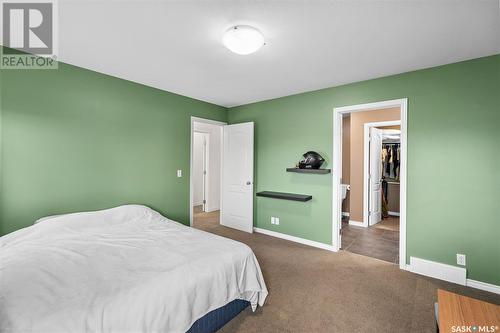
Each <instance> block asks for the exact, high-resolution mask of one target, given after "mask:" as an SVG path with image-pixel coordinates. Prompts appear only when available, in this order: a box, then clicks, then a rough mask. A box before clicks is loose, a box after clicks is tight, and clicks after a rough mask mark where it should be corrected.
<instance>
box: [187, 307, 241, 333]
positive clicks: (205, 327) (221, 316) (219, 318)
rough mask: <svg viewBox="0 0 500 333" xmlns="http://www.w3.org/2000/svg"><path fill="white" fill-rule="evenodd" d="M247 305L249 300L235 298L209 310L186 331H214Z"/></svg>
mask: <svg viewBox="0 0 500 333" xmlns="http://www.w3.org/2000/svg"><path fill="white" fill-rule="evenodd" d="M249 305H250V302H248V301H245V300H242V299H235V300H234V301H232V302H229V303H228V304H226V305H224V306H222V307H220V308H218V309H215V310H213V311H210V312H209V313H207V314H206V315H204V316H203V317H201V318H200V319H198V320H197V321H195V322H194V324H193V325H192V326H191V328H190V329H189V330H188V331H187V333H214V332H216V331H217V330H219V329H220V328H221V327H222V326H224V325H225V324H227V323H228V322H229V321H231V319H233V318H234V317H236V316H237V315H238V314H239V313H240V312H241V311H243V310H245V309H246V308H247V307H248V306H249Z"/></svg>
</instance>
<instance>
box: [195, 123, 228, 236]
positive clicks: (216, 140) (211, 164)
mask: <svg viewBox="0 0 500 333" xmlns="http://www.w3.org/2000/svg"><path fill="white" fill-rule="evenodd" d="M224 125H225V123H222V122H217V121H213V120H208V119H203V118H195V117H192V119H191V167H190V169H191V172H190V183H191V186H190V188H191V191H190V221H191V226H195V227H210V226H217V225H219V223H220V206H221V202H220V201H221V200H220V197H221V172H222V133H223V126H224Z"/></svg>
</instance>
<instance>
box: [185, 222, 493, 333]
mask: <svg viewBox="0 0 500 333" xmlns="http://www.w3.org/2000/svg"><path fill="white" fill-rule="evenodd" d="M194 225H195V227H196V228H199V229H202V230H205V231H208V232H212V233H215V234H218V235H221V236H224V237H228V238H232V239H235V240H238V241H241V242H243V243H246V244H247V245H249V246H250V247H251V248H252V249H253V251H254V252H255V255H256V256H257V259H258V260H259V263H260V265H261V268H262V272H263V274H264V278H265V280H266V284H267V287H268V289H269V296H268V298H267V300H266V304H265V305H264V307H262V308H258V309H257V311H256V312H255V313H252V311H251V310H250V309H246V310H245V311H243V312H242V313H241V314H240V315H238V316H237V317H236V318H234V319H233V320H232V321H231V322H229V323H228V324H227V325H226V326H224V327H223V328H222V329H221V330H220V331H219V332H220V333H236V332H256V333H257V332H258V333H268V332H271V333H272V332H349V333H352V332H398V333H400V332H412V333H413V332H435V321H434V312H433V306H434V302H435V301H436V291H437V288H442V289H446V290H450V291H453V292H457V293H459V294H462V295H466V296H470V297H475V298H478V299H482V300H485V301H488V302H491V303H495V304H500V295H495V294H492V293H488V292H485V291H481V290H477V289H472V288H466V287H462V286H458V285H454V284H451V283H447V282H443V281H439V280H435V279H431V278H426V277H423V276H419V275H416V274H412V273H409V272H407V271H402V270H400V269H399V268H398V266H396V265H394V264H391V263H387V262H384V261H381V260H377V259H373V258H368V257H364V256H361V255H357V254H353V253H349V252H346V251H340V252H338V253H333V252H329V251H325V250H321V249H316V248H313V247H309V246H305V245H301V244H297V243H293V242H290V241H286V240H282V239H279V238H274V237H270V236H266V235H262V234H258V233H254V234H247V233H244V232H241V231H237V230H233V229H230V228H226V227H224V226H221V225H219V224H218V220H215V219H213V218H212V219H211V221H210V222H208V221H206V220H204V217H203V214H197V216H196V217H195V220H194Z"/></svg>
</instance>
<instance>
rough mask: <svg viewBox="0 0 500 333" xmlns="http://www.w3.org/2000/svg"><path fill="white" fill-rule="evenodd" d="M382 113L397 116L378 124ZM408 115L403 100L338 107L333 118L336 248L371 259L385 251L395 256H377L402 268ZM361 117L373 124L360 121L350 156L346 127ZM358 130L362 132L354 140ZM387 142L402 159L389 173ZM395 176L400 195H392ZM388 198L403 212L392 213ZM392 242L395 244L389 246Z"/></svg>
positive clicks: (333, 237) (391, 166)
mask: <svg viewBox="0 0 500 333" xmlns="http://www.w3.org/2000/svg"><path fill="white" fill-rule="evenodd" d="M381 110H391V111H392V114H393V117H394V118H392V119H391V122H387V121H389V120H388V119H383V118H380V119H378V120H373V119H377V116H376V114H377V112H374V111H378V113H380V111H381ZM406 113H407V99H399V100H391V101H384V102H377V103H369V104H361V105H352V106H347V107H341V108H335V109H334V117H333V118H334V140H333V146H334V151H333V165H334V168H333V214H332V245H333V247H334V249H335V250H337V251H338V250H339V249H344V250H346V249H347V251H349V250H351V252H355V253H359V252H362V253H359V254H363V255H369V256H372V257H377V256H376V255H375V253H376V252H377V251H378V250H380V248H383V249H384V250H387V251H388V252H389V253H390V255H387V253H384V255H386V257H384V256H382V255H380V254H381V253H377V254H378V258H379V259H382V260H386V261H391V262H394V263H396V264H399V266H400V268H402V269H405V268H406ZM362 114H367V115H368V116H369V117H368V118H369V119H371V120H370V121H364V122H363V123H362V126H361V127H360V126H359V123H356V124H357V125H356V126H354V127H353V126H351V129H352V130H351V131H350V135H351V138H350V141H351V142H350V144H351V145H355V147H357V148H356V149H357V150H355V149H350V153H351V154H347V152H346V151H345V147H343V146H344V144H343V143H344V141H345V140H343V138H344V132H345V131H346V130H347V131H349V130H348V129H347V128H346V127H345V126H343V124H344V120H345V119H346V118H347V117H349V116H352V118H353V119H354V118H355V117H356V119H357V120H356V121H359V118H360V116H361V115H362ZM354 129H356V130H357V131H359V132H361V134H360V135H358V136H357V137H352V135H353V131H354ZM390 140H392V142H390ZM384 141H385V142H384ZM396 141H397V142H396ZM384 143H385V144H386V146H389V144H394V147H395V149H396V150H394V152H395V154H399V155H398V156H397V157H398V159H397V160H394V162H396V161H397V166H396V169H394V165H393V164H391V165H390V167H389V174H387V173H385V171H387V164H384V161H383V160H382V156H383V151H384V149H387V148H391V147H385V146H384ZM396 143H397V147H396ZM343 148H344V149H343ZM370 148H371V149H370ZM397 150H399V152H398V151H397ZM391 153H393V151H392V150H391ZM356 154H358V155H356ZM350 155H354V156H350ZM386 157H387V156H386ZM345 158H351V161H353V164H355V165H354V166H353V165H351V166H350V167H348V169H349V170H344V169H345V168H346V166H345V165H344V163H343V161H344V159H345ZM391 162H392V160H391ZM394 170H396V171H394ZM349 171H350V172H349ZM395 172H397V178H398V179H397V180H398V185H397V186H398V187H399V191H395V190H391V191H389V190H388V186H389V182H391V183H396V179H395V178H394V179H393V178H390V177H389V176H392V177H396V173H395ZM346 175H347V179H346ZM390 186H393V185H392V184H391V185H390ZM389 193H390V194H391V198H389V196H388V195H389ZM396 193H397V195H396ZM389 199H391V200H392V201H394V202H397V204H398V206H399V212H397V211H396V210H397V209H396V208H391V209H392V210H389V207H388V200H389ZM346 200H347V202H348V203H349V207H350V209H349V210H348V211H345V206H346V205H345V201H346ZM392 201H391V202H392ZM393 205H394V203H393ZM389 212H391V215H389ZM396 213H399V216H397V215H396ZM377 237H378V238H380V239H382V241H381V242H380V243H381V244H382V243H383V246H380V248H377V245H380V244H377ZM383 238H385V239H383ZM355 244H356V245H355ZM387 244H390V245H391V246H390V248H389V247H387V246H386V245H387ZM356 247H357V248H356ZM363 251H365V252H364V253H363ZM391 256H392V257H391Z"/></svg>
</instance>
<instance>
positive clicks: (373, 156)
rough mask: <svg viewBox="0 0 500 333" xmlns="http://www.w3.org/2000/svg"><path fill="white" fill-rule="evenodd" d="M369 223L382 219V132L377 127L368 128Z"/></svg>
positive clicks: (372, 223)
mask: <svg viewBox="0 0 500 333" xmlns="http://www.w3.org/2000/svg"><path fill="white" fill-rule="evenodd" d="M369 155H370V157H369V159H370V161H369V163H370V166H369V173H368V175H365V177H366V176H368V179H369V182H368V184H369V185H368V186H369V215H368V223H369V225H374V224H376V223H378V222H380V221H381V220H382V159H381V156H382V133H381V131H380V130H379V129H378V128H375V127H371V128H370V149H369Z"/></svg>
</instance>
